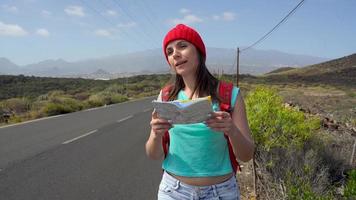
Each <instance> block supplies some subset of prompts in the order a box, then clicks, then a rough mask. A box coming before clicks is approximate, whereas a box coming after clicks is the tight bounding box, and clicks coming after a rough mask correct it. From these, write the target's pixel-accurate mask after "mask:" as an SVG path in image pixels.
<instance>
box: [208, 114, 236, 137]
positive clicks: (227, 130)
mask: <svg viewBox="0 0 356 200" xmlns="http://www.w3.org/2000/svg"><path fill="white" fill-rule="evenodd" d="M205 124H206V125H207V126H208V127H210V128H211V129H213V130H214V131H219V132H224V134H225V135H227V136H230V135H231V134H232V133H233V132H234V129H235V125H234V122H233V121H232V118H231V115H230V113H228V112H224V111H217V112H212V113H211V116H210V118H209V119H207V120H206V121H205Z"/></svg>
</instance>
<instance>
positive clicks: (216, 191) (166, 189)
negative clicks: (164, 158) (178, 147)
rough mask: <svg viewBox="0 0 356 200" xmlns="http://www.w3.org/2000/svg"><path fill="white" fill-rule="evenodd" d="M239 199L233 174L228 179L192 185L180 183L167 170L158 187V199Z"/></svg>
mask: <svg viewBox="0 0 356 200" xmlns="http://www.w3.org/2000/svg"><path fill="white" fill-rule="evenodd" d="M172 199H179V200H202V199H206V200H215V199H216V200H218V199H219V200H239V199H240V191H239V188H238V185H237V180H236V177H235V176H232V177H231V178H230V179H229V180H227V181H225V182H222V183H218V184H215V185H209V186H194V185H188V184H185V183H182V182H181V181H179V180H178V179H176V178H175V177H173V176H171V175H170V174H168V173H167V172H164V173H163V177H162V180H161V183H160V185H159V189H158V200H172Z"/></svg>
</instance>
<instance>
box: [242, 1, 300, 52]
mask: <svg viewBox="0 0 356 200" xmlns="http://www.w3.org/2000/svg"><path fill="white" fill-rule="evenodd" d="M304 1H305V0H301V1H300V2H299V3H298V5H297V6H295V7H294V8H293V10H291V11H290V12H289V13H288V15H286V16H285V17H284V18H283V19H282V20H281V21H280V22H279V23H278V24H277V25H276V26H274V27H273V28H272V30H270V31H269V32H268V33H266V34H265V35H264V36H263V37H261V38H260V39H259V40H257V41H256V42H255V43H253V44H252V45H250V46H249V47H246V48H244V49H242V50H240V52H243V51H246V50H247V49H249V48H251V47H253V46H255V45H256V44H258V43H260V42H261V41H263V40H264V39H266V38H267V36H269V35H270V34H271V33H272V32H273V31H274V30H276V29H277V28H278V27H279V26H280V25H281V24H282V23H283V22H285V21H286V20H287V18H288V17H289V16H291V15H292V14H293V13H294V12H295V11H296V10H297V9H298V8H299V7H300V6H301V5H302V4H303V3H304Z"/></svg>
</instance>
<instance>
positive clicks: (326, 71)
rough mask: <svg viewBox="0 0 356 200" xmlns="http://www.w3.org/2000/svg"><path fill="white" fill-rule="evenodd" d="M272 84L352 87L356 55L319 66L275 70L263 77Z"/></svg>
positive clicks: (353, 84) (355, 81) (355, 79)
mask: <svg viewBox="0 0 356 200" xmlns="http://www.w3.org/2000/svg"><path fill="white" fill-rule="evenodd" d="M264 78H265V79H266V80H268V81H272V82H281V83H283V82H302V83H321V84H323V83H324V84H330V85H345V86H351V87H354V86H355V85H356V84H355V83H356V54H352V55H349V56H345V57H342V58H338V59H335V60H330V61H327V62H323V63H320V64H315V65H310V66H306V67H303V68H296V69H290V70H279V71H278V70H275V71H273V73H272V72H270V73H268V74H265V75H264Z"/></svg>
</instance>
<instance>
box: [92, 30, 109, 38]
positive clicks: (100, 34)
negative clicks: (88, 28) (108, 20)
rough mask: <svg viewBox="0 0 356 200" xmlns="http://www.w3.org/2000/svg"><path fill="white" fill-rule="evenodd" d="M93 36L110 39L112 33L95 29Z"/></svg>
mask: <svg viewBox="0 0 356 200" xmlns="http://www.w3.org/2000/svg"><path fill="white" fill-rule="evenodd" d="M94 34H95V35H96V36H101V37H111V36H112V33H111V32H110V31H109V30H105V29H97V30H95V32H94Z"/></svg>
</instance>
